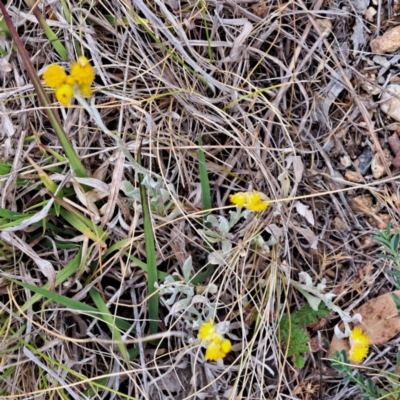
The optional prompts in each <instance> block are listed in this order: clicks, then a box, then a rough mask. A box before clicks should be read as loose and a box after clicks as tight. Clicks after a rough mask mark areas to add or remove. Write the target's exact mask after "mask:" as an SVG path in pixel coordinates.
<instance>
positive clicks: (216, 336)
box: [198, 319, 232, 361]
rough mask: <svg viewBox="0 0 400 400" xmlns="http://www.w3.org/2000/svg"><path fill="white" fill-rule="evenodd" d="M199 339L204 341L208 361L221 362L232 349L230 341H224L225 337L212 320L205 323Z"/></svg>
mask: <svg viewBox="0 0 400 400" xmlns="http://www.w3.org/2000/svg"><path fill="white" fill-rule="evenodd" d="M198 338H199V339H200V340H202V341H203V345H204V346H205V348H206V357H205V358H206V360H210V361H218V360H221V359H223V358H225V357H226V355H227V354H228V353H229V352H230V351H231V349H232V344H231V342H230V340H229V339H224V337H223V335H222V334H221V333H219V332H218V329H216V327H215V325H214V322H213V321H212V319H210V321H209V322H204V323H203V325H202V326H201V328H200V330H199V334H198Z"/></svg>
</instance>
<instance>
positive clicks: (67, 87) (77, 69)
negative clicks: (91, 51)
mask: <svg viewBox="0 0 400 400" xmlns="http://www.w3.org/2000/svg"><path fill="white" fill-rule="evenodd" d="M94 77H95V72H94V69H93V67H92V66H91V65H90V62H89V60H88V59H87V58H86V57H84V56H81V57H79V58H78V61H77V62H76V63H73V64H72V65H71V75H67V73H66V72H65V70H64V68H63V67H62V66H61V65H59V64H51V65H49V66H48V67H47V69H46V71H45V72H44V74H43V80H44V82H45V83H46V85H47V86H49V87H51V88H53V89H56V92H55V95H56V98H57V100H58V101H59V102H60V103H61V104H63V105H64V106H68V105H69V103H70V101H71V98H72V97H73V96H74V94H75V93H79V94H80V95H81V96H84V97H90V96H91V95H92V89H91V87H90V86H91V84H92V83H93V81H94Z"/></svg>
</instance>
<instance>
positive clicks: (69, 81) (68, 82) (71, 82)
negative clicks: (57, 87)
mask: <svg viewBox="0 0 400 400" xmlns="http://www.w3.org/2000/svg"><path fill="white" fill-rule="evenodd" d="M75 83H76V80H75V78H73V77H72V76H71V75H67V77H66V78H65V84H66V85H69V86H74V85H75Z"/></svg>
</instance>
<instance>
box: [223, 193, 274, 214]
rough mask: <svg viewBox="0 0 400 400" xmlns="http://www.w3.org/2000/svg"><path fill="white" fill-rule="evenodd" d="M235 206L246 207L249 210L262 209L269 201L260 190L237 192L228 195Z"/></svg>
mask: <svg viewBox="0 0 400 400" xmlns="http://www.w3.org/2000/svg"><path fill="white" fill-rule="evenodd" d="M229 199H230V201H231V203H233V204H235V205H236V206H237V207H246V208H247V209H249V210H250V211H256V212H257V211H264V210H265V209H266V208H267V207H268V206H269V203H268V201H267V197H266V196H265V194H263V193H260V192H252V193H248V192H238V193H235V194H232V195H231V196H230V197H229Z"/></svg>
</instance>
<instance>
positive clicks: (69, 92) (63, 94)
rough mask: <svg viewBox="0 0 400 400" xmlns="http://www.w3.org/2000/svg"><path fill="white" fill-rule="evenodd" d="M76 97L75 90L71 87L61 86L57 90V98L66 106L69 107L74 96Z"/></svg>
mask: <svg viewBox="0 0 400 400" xmlns="http://www.w3.org/2000/svg"><path fill="white" fill-rule="evenodd" d="M73 95H74V89H73V88H72V86H70V85H61V86H60V87H59V88H58V89H57V90H56V98H57V100H58V101H59V102H60V103H61V104H64V106H68V105H69V103H70V101H71V98H72V96H73Z"/></svg>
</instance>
